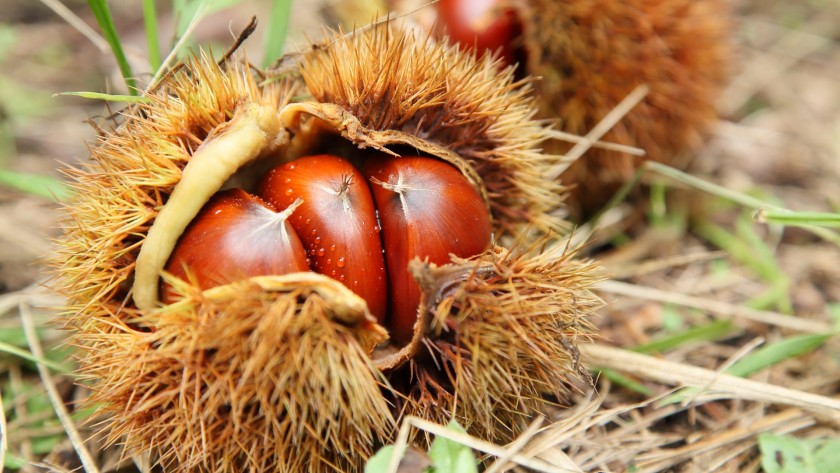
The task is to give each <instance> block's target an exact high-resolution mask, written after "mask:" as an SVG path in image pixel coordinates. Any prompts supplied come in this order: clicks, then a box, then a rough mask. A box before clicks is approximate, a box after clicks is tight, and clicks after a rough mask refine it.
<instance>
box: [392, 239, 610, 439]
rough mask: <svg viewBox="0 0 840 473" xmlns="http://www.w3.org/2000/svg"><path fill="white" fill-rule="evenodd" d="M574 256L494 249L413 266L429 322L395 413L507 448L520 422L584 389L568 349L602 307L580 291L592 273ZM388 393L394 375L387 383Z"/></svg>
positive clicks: (587, 333)
mask: <svg viewBox="0 0 840 473" xmlns="http://www.w3.org/2000/svg"><path fill="white" fill-rule="evenodd" d="M574 256H575V252H573V251H565V250H554V251H551V252H534V251H533V250H532V249H525V248H522V247H517V248H515V249H514V250H508V249H505V248H501V247H496V248H494V249H492V250H489V251H487V252H486V253H485V254H482V255H479V256H477V257H474V258H470V259H460V258H453V261H452V264H448V265H445V266H441V267H435V266H433V265H428V264H423V263H420V262H419V261H417V260H415V262H414V263H413V264H412V267H411V270H412V272H413V273H414V275H415V278H416V279H417V280H418V282H419V283H420V285H421V287H422V288H423V291H424V302H423V303H422V304H421V310H428V311H429V312H430V315H431V317H432V320H431V324H430V334H429V336H428V337H427V338H426V340H425V341H424V345H425V346H426V347H427V351H426V353H424V355H426V356H417V357H415V358H414V359H413V360H412V363H411V366H410V367H409V370H410V376H411V377H412V378H413V384H411V386H410V387H409V388H408V389H407V390H406V392H405V395H406V399H405V400H404V405H403V409H404V412H406V413H408V414H411V415H416V416H420V417H422V418H426V419H433V420H435V421H437V422H441V423H446V422H448V421H449V420H450V419H452V418H455V419H457V420H458V421H459V422H460V423H461V424H462V425H463V426H464V427H465V428H466V429H467V430H468V431H469V432H471V433H473V434H474V435H477V436H479V437H481V438H485V439H491V440H494V441H499V442H507V441H510V440H512V439H513V438H515V437H516V436H517V435H518V434H520V433H521V432H522V430H523V429H525V427H527V425H526V424H527V423H528V422H529V421H530V419H531V418H532V417H533V416H535V415H539V414H540V413H541V412H543V410H544V408H545V406H546V404H547V403H550V402H552V401H549V400H547V399H546V397H545V396H546V395H551V396H553V398H554V402H562V401H563V400H565V399H567V398H568V394H569V388H570V386H575V385H577V386H580V385H581V384H580V383H581V381H583V382H584V383H586V382H589V381H591V380H590V378H589V375H588V373H587V372H586V371H585V370H584V369H583V368H582V367H581V366H580V365H579V362H578V361H579V360H578V358H579V354H578V351H577V348H576V346H577V345H578V344H579V343H582V342H588V341H589V340H590V338H591V333H592V326H591V325H590V323H589V322H588V319H587V316H588V315H589V314H590V313H591V312H592V311H594V310H595V309H596V308H598V307H600V306H601V305H602V303H601V301H600V300H599V299H598V297H597V296H595V295H594V294H593V293H592V292H591V291H590V290H589V287H590V286H591V285H592V284H593V283H594V282H595V278H594V276H593V272H594V269H595V267H594V265H593V263H592V262H588V261H577V260H574V259H573V258H574ZM392 378H394V379H395V381H394V384H395V385H398V383H399V381H398V378H397V375H395V376H392Z"/></svg>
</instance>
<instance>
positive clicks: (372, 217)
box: [258, 154, 388, 323]
mask: <svg viewBox="0 0 840 473" xmlns="http://www.w3.org/2000/svg"><path fill="white" fill-rule="evenodd" d="M258 194H259V195H260V196H261V197H262V198H264V199H265V200H266V201H268V202H269V203H271V204H273V205H274V206H275V207H277V208H284V207H286V206H288V205H290V204H291V203H293V202H294V201H295V200H296V199H301V200H302V201H303V202H302V203H301V204H300V207H299V208H298V209H297V210H296V211H295V215H294V216H293V217H292V218H291V220H290V223H291V225H292V227H294V229H295V230H296V231H297V233H298V235H299V236H300V239H301V241H302V243H303V245H304V247H305V248H306V254H307V255H308V257H309V261H310V266H311V267H312V270H313V271H315V272H317V273H321V274H324V275H326V276H330V277H332V278H333V279H337V280H339V281H341V282H343V283H344V285H345V286H347V287H348V288H349V289H350V290H352V291H353V292H355V293H356V294H357V295H358V296H359V297H361V298H362V299H364V300H365V301H366V302H367V303H368V309H369V310H370V312H371V314H373V315H374V316H375V317H376V318H377V319H378V320H379V322H380V323H382V322H383V321H384V319H385V310H386V308H387V300H388V286H387V280H386V277H385V261H384V259H383V257H382V244H381V242H380V239H379V227H378V226H377V224H376V209H375V208H374V206H373V199H372V198H371V195H370V190H369V189H368V186H367V183H366V180H365V178H364V176H362V174H361V173H360V172H359V171H358V170H357V169H356V168H354V167H353V165H352V164H350V163H349V162H348V161H347V160H345V159H342V158H340V157H338V156H334V155H329V154H322V155H316V156H306V157H303V158H299V159H297V160H295V161H292V162H289V163H286V164H283V165H281V166H278V167H276V168H274V169H272V170H271V171H270V172H269V173H268V175H266V176H265V177H264V178H263V180H262V181H261V183H260V185H259V188H258Z"/></svg>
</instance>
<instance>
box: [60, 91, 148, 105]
mask: <svg viewBox="0 0 840 473" xmlns="http://www.w3.org/2000/svg"><path fill="white" fill-rule="evenodd" d="M56 95H73V96H76V97H84V98H86V99H93V100H104V101H106V102H127V103H148V102H149V99H148V98H147V97H141V96H138V95H113V94H103V93H99V92H61V93H58V94H56Z"/></svg>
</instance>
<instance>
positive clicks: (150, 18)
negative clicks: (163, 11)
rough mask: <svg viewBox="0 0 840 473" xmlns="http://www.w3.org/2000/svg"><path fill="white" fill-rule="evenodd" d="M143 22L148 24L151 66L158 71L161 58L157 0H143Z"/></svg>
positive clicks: (147, 38)
mask: <svg viewBox="0 0 840 473" xmlns="http://www.w3.org/2000/svg"><path fill="white" fill-rule="evenodd" d="M143 23H144V24H145V26H146V45H147V46H146V48H147V49H148V54H149V66H151V68H152V70H153V71H157V70H158V69H159V68H160V63H161V59H160V43H159V42H158V24H157V12H156V11H155V0H143Z"/></svg>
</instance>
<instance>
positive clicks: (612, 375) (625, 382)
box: [596, 369, 653, 396]
mask: <svg viewBox="0 0 840 473" xmlns="http://www.w3.org/2000/svg"><path fill="white" fill-rule="evenodd" d="M596 370H597V371H600V372H601V375H603V376H605V377H606V378H607V379H609V380H610V381H611V382H612V383H613V384H615V385H618V386H622V387H625V388H627V389H629V390H631V391H635V392H637V393H639V394H642V395H644V396H653V390H651V389H650V388H648V387H647V386H645V385H644V384H642V383H639V382H637V381H635V380H633V379H630V378H628V377H627V376H624V375H623V374H621V373H619V372H618V371H615V370H611V369H596Z"/></svg>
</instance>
